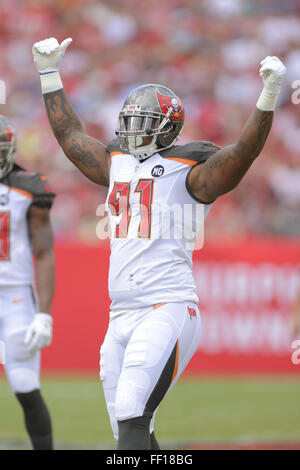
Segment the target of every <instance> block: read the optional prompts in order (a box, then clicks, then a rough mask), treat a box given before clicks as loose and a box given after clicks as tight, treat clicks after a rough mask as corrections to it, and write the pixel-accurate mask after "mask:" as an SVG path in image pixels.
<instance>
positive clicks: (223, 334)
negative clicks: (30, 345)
mask: <svg viewBox="0 0 300 470" xmlns="http://www.w3.org/2000/svg"><path fill="white" fill-rule="evenodd" d="M56 259H57V288H56V295H55V302H54V327H55V328H54V341H53V344H52V346H51V348H46V350H44V354H43V365H44V369H48V370H49V369H51V370H59V369H61V370H72V371H75V370H80V371H90V370H97V369H98V363H99V348H100V345H101V344H102V341H103V339H104V335H105V332H106V328H107V324H108V312H109V303H110V301H109V297H108V292H107V275H108V262H109V247H108V244H106V243H105V244H100V245H98V246H95V245H93V246H83V245H79V244H65V243H59V244H57V247H56ZM299 262H300V242H296V241H291V240H285V239H273V238H272V239H266V238H255V239H249V240H243V241H241V242H236V241H235V242H234V243H230V244H225V245H224V244H222V245H221V244H220V245H216V244H214V245H209V244H206V245H205V246H204V248H203V249H202V250H200V251H197V252H196V253H195V257H194V276H195V282H196V286H197V291H198V295H199V307H200V312H201V314H202V320H203V334H202V341H201V344H200V346H199V350H198V351H197V353H196V354H195V356H194V358H193V359H192V361H191V363H190V365H189V366H188V368H187V373H202V372H205V373H259V372H265V373H282V372H287V373H296V374H300V364H299V365H297V364H294V363H293V362H292V354H293V353H294V357H296V358H297V357H299V359H300V350H299V354H298V352H297V350H295V349H293V348H292V339H291V338H290V336H289V328H288V326H289V321H290V315H291V308H292V304H293V302H294V298H295V295H296V290H297V288H298V286H299V282H300V271H299V269H298V265H299ZM294 362H295V361H294Z"/></svg>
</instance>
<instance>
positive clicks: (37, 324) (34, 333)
mask: <svg viewBox="0 0 300 470" xmlns="http://www.w3.org/2000/svg"><path fill="white" fill-rule="evenodd" d="M51 340H52V317H51V315H49V314H48V313H36V314H35V316H34V319H33V321H32V323H31V324H30V325H29V327H28V328H27V331H26V334H25V338H24V343H25V344H26V345H27V347H28V350H29V352H31V353H32V354H34V353H36V352H37V351H38V350H39V349H41V348H43V347H44V346H49V344H50V343H51Z"/></svg>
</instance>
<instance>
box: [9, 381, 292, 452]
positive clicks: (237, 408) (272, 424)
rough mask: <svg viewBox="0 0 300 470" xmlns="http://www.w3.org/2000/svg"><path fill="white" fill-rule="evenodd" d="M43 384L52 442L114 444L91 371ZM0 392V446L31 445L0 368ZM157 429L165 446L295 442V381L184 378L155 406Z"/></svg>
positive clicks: (84, 445) (93, 445) (69, 445)
mask: <svg viewBox="0 0 300 470" xmlns="http://www.w3.org/2000/svg"><path fill="white" fill-rule="evenodd" d="M42 390H43V394H44V397H45V399H46V401H47V403H48V406H49V409H50V412H51V415H52V421H53V428H54V437H55V443H56V448H61V449H73V448H74V449H76V448H78V449H80V448H83V449H93V448H99V449H101V448H102V449H114V448H115V442H114V440H113V437H112V433H111V430H110V426H109V420H108V416H107V412H106V407H105V403H104V397H103V392H102V388H101V385H100V383H99V382H98V380H97V376H96V374H95V377H91V376H87V377H78V376H67V377H62V376H55V377H51V376H46V377H44V378H43V387H42ZM0 399H1V419H0V448H1V449H12V448H15V449H21V448H29V445H28V444H27V441H28V440H27V436H26V433H25V431H24V428H23V418H22V413H21V409H20V408H19V405H18V403H17V402H16V400H15V398H14V396H13V395H12V393H11V392H10V389H9V387H8V385H7V383H6V381H5V378H4V376H3V375H0ZM156 434H157V437H158V440H159V441H160V443H161V445H162V448H169V449H176V448H184V447H188V446H191V445H193V444H197V443H200V444H201V443H202V445H204V446H205V444H206V443H207V444H208V443H218V442H220V443H224V442H225V443H230V442H247V441H256V442H260V441H263V442H272V441H278V442H298V443H300V380H299V379H298V380H297V379H295V378H291V377H279V378H268V379H262V378H247V379H246V378H230V379H229V378H207V377H203V378H202V379H197V380H195V379H193V380H192V379H182V380H181V381H179V383H178V384H177V385H176V386H175V387H174V389H173V390H172V391H171V392H170V394H169V395H168V396H167V397H166V398H165V400H164V402H163V403H162V404H161V406H160V410H159V412H158V414H157V418H156ZM216 446H217V444H216Z"/></svg>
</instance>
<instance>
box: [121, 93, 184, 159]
mask: <svg viewBox="0 0 300 470" xmlns="http://www.w3.org/2000/svg"><path fill="white" fill-rule="evenodd" d="M155 87H157V86H156V85H148V86H145V87H141V88H142V89H143V88H148V89H149V88H153V89H154V88H155ZM137 90H139V89H137ZM171 93H172V92H171ZM157 103H158V100H157ZM151 108H152V109H151ZM156 108H158V109H160V105H159V103H158V104H157V105H156ZM156 108H154V109H156ZM154 109H153V106H151V105H150V106H149V105H147V104H146V105H144V104H141V105H140V104H126V101H125V104H124V106H123V109H122V111H121V112H120V114H119V123H120V126H119V129H117V130H116V134H117V136H118V138H119V142H120V147H121V149H122V150H125V151H128V152H129V153H130V154H132V155H134V156H135V157H136V158H137V159H138V160H144V159H146V158H148V157H150V156H151V155H153V154H154V153H156V152H157V151H158V150H161V149H166V148H168V147H171V146H172V145H174V143H175V142H176V140H177V139H178V138H179V135H180V132H181V130H182V127H183V120H182V121H174V120H173V119H171V118H172V115H173V113H174V111H175V109H174V108H173V107H172V106H170V107H169V108H168V110H167V112H166V113H165V114H164V113H163V112H158V111H156V110H154Z"/></svg>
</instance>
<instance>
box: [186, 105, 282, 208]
mask: <svg viewBox="0 0 300 470" xmlns="http://www.w3.org/2000/svg"><path fill="white" fill-rule="evenodd" d="M272 119H273V112H271V111H261V110H260V109H258V108H256V109H255V110H254V111H253V113H252V114H251V116H250V118H249V119H248V121H247V123H246V125H245V126H244V129H243V131H242V134H241V137H240V138H239V140H238V142H237V143H236V144H235V145H230V146H228V147H225V148H223V149H221V150H218V151H217V152H216V153H215V154H214V155H213V156H212V157H210V158H209V159H208V160H206V162H205V163H202V164H201V165H198V166H195V167H194V168H193V169H192V170H191V172H190V174H189V177H188V178H189V179H188V185H189V188H190V190H191V192H192V193H193V194H194V195H195V196H196V197H197V198H198V199H200V200H201V201H203V202H205V203H209V202H212V201H214V200H215V199H216V198H217V197H218V196H221V195H222V194H224V193H227V192H228V191H231V190H232V189H233V188H235V187H236V186H237V185H238V183H239V182H240V181H241V179H242V177H243V176H244V175H245V173H246V172H247V171H248V169H249V168H250V166H251V165H252V163H253V162H254V160H255V159H256V157H258V155H259V154H260V152H261V150H262V148H263V146H264V143H265V141H266V139H267V137H268V134H269V131H270V129H271V125H272Z"/></svg>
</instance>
